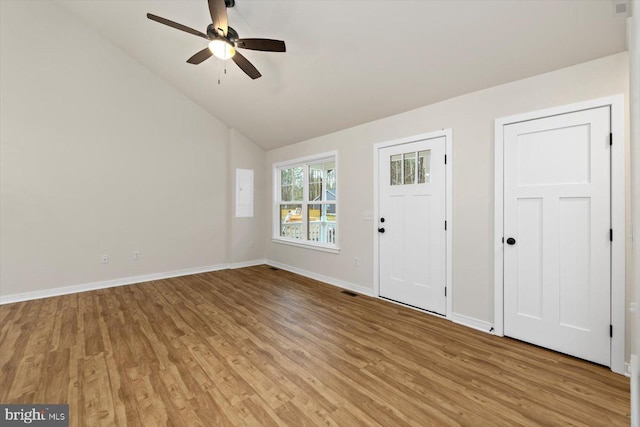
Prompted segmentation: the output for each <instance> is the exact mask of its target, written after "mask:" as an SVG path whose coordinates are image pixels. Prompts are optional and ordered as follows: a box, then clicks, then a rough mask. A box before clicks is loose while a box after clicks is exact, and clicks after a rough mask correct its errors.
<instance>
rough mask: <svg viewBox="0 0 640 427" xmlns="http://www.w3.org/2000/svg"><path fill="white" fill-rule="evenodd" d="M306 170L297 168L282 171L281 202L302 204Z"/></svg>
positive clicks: (300, 167)
mask: <svg viewBox="0 0 640 427" xmlns="http://www.w3.org/2000/svg"><path fill="white" fill-rule="evenodd" d="M303 174H304V168H303V167H302V166H297V167H293V168H287V169H281V170H280V186H281V190H280V200H281V201H283V202H290V201H295V202H301V201H302V197H303V192H304V190H303V188H304V176H303Z"/></svg>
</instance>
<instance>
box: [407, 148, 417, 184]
mask: <svg viewBox="0 0 640 427" xmlns="http://www.w3.org/2000/svg"><path fill="white" fill-rule="evenodd" d="M404 183H405V184H415V183H416V153H406V154H405V155H404Z"/></svg>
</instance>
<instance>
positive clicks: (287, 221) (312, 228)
mask: <svg viewBox="0 0 640 427" xmlns="http://www.w3.org/2000/svg"><path fill="white" fill-rule="evenodd" d="M273 181H274V184H275V197H274V200H275V215H274V233H273V239H274V241H277V242H281V243H290V244H294V245H303V246H310V247H313V248H319V249H323V250H328V251H330V252H334V251H337V218H338V202H337V188H338V186H337V184H338V180H337V155H336V154H335V153H329V154H325V155H321V156H317V157H314V158H307V159H298V160H294V161H290V162H286V163H279V164H276V165H274V177H273Z"/></svg>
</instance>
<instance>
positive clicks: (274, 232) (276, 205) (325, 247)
mask: <svg viewBox="0 0 640 427" xmlns="http://www.w3.org/2000/svg"><path fill="white" fill-rule="evenodd" d="M326 160H333V161H334V162H335V168H336V183H338V185H339V182H340V170H339V167H338V152H337V151H328V152H325V153H319V154H314V155H310V156H305V157H299V158H297V159H291V160H285V161H282V162H278V163H274V164H273V167H272V177H273V178H272V180H273V195H272V205H273V212H272V221H271V223H272V225H271V241H272V242H273V243H279V244H284V245H289V246H295V247H299V248H305V249H313V250H316V251H321V252H328V253H333V254H338V253H340V234H341V230H340V224H339V222H340V215H339V210H340V202H339V198H340V189H338V191H337V192H336V200H335V201H334V202H332V203H329V204H334V205H335V207H336V243H335V244H326V243H318V242H313V241H309V240H298V239H290V238H287V237H282V236H280V212H279V209H280V174H279V173H278V171H279V170H280V169H283V168H286V167H289V166H296V165H304V166H305V172H304V198H305V199H307V198H308V197H309V194H308V193H309V171H308V170H307V169H306V166H308V165H310V164H314V163H322V162H323V161H326ZM290 203H291V204H296V203H297V202H290ZM322 203H323V204H324V203H325V202H322ZM300 204H302V205H303V207H304V205H305V204H307V205H308V204H310V202H309V201H306V202H304V201H303V202H300ZM303 211H304V209H303ZM305 215H306V214H305ZM302 229H303V233H304V236H307V221H303V222H302Z"/></svg>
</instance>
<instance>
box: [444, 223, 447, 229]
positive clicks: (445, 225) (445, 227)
mask: <svg viewBox="0 0 640 427" xmlns="http://www.w3.org/2000/svg"><path fill="white" fill-rule="evenodd" d="M444 229H445V231H446V230H447V221H445V222H444Z"/></svg>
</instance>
